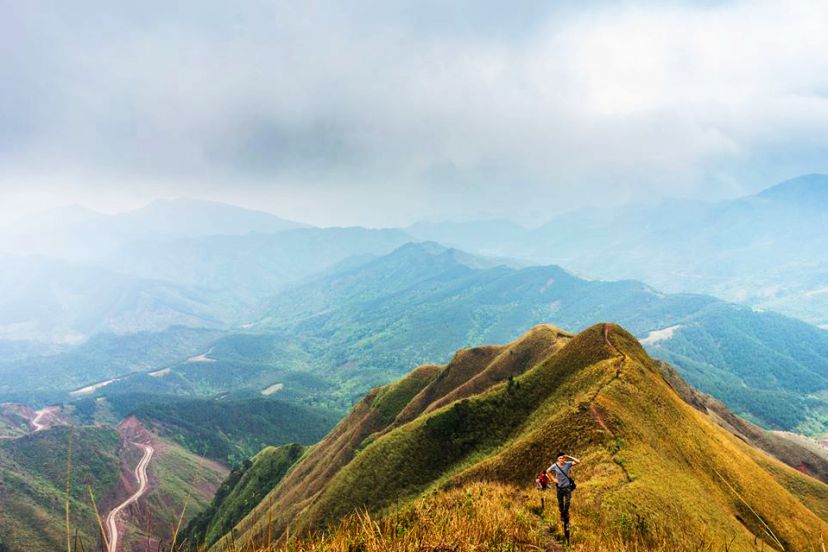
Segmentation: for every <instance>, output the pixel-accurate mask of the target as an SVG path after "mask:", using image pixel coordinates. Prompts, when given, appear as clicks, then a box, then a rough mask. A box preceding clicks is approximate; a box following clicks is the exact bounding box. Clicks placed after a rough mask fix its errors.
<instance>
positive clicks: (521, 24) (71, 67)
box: [0, 0, 828, 225]
mask: <svg viewBox="0 0 828 552" xmlns="http://www.w3.org/2000/svg"><path fill="white" fill-rule="evenodd" d="M0 10H2V17H0V194H1V195H0V217H2V219H0V221H2V220H6V221H8V220H11V219H12V218H13V217H15V216H19V215H20V214H23V213H26V212H29V211H31V210H35V209H42V208H45V207H52V206H55V205H60V204H64V203H81V204H84V205H88V206H90V207H94V208H98V209H102V210H118V209H123V208H128V207H132V206H137V205H140V204H142V203H144V202H146V201H148V200H150V199H152V198H155V197H176V196H191V197H201V198H207V199H217V200H223V201H228V202H231V203H235V204H239V205H245V206H252V207H256V208H260V209H264V210H268V211H271V212H275V213H277V214H280V215H283V216H286V217H289V218H294V219H300V220H303V221H307V222H312V223H316V224H365V225H396V224H406V223H408V222H411V221H413V220H416V219H424V218H428V219H440V218H476V217H499V216H503V217H508V218H511V219H513V220H516V221H519V222H524V223H527V224H534V223H536V222H540V221H542V220H543V219H545V218H548V217H549V216H550V215H551V214H553V213H555V212H559V211H561V210H568V209H571V208H576V207H579V206H585V205H611V204H619V203H624V202H629V201H640V200H654V199H657V198H660V197H694V198H723V197H733V196H736V195H742V194H745V193H750V192H753V191H756V190H758V189H760V188H763V187H766V186H768V185H770V184H773V183H775V182H777V181H779V180H783V179H785V178H789V177H792V176H795V175H798V174H802V173H809V172H828V32H826V28H828V2H826V1H825V0H813V1H807V0H806V1H801V2H790V1H785V2H781V1H780V2H773V1H761V0H759V1H750V2H693V3H689V2H687V3H685V2H665V1H658V2H624V3H618V2H591V3H590V2H571V3H564V2H559V3H552V2H549V1H540V2H488V1H486V2H484V1H472V0H468V1H458V2H449V1H446V0H433V1H431V0H428V1H423V0H417V1H411V2H399V3H398V2H393V1H390V0H378V1H377V2H346V1H342V0H335V1H331V2H326V1H317V0H314V1H300V2H296V1H290V2H274V1H237V2H226V1H220V2H219V1H211V0H192V1H179V2H168V1H166V0H165V1H156V0H143V1H141V2H117V1H113V0H100V1H98V2H95V1H81V0H79V1H73V2H65V1H62V0H61V1H55V2H38V1H36V0H20V1H11V2H9V0H0Z"/></svg>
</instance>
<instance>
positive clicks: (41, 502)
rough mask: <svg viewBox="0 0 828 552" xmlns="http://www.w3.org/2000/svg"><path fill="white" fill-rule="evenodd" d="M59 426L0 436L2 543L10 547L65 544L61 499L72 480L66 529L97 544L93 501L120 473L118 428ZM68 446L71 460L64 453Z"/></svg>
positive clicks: (110, 490)
mask: <svg viewBox="0 0 828 552" xmlns="http://www.w3.org/2000/svg"><path fill="white" fill-rule="evenodd" d="M69 434H70V429H69V428H67V427H57V428H54V429H49V430H45V431H39V432H37V433H33V434H31V435H27V436H23V437H18V438H16V439H8V440H0V529H2V531H0V546H3V545H5V546H7V547H8V549H10V550H15V551H17V550H19V551H23V550H60V549H62V547H65V543H66V540H65V539H66V535H65V524H64V505H65V503H64V500H65V497H66V488H67V473H68V474H69V481H70V483H71V484H70V486H69V488H70V491H71V492H70V497H69V507H70V527H71V530H72V531H74V529H75V528H77V529H78V531H79V532H80V536H81V537H82V538H83V540H84V542H86V543H88V544H90V543H96V542H97V540H98V539H97V537H98V535H97V531H96V529H95V528H96V527H97V521H96V517H95V511H94V509H93V508H92V505H91V502H90V499H89V494H88V491H87V486H89V487H90V488H91V489H92V491H93V492H94V494H95V496H96V499H97V500H101V499H102V498H103V497H105V496H108V495H111V494H112V493H113V492H114V490H115V489H116V487H117V484H118V476H119V473H120V461H119V458H118V432H117V431H115V430H114V429H111V428H98V427H84V428H73V429H71V441H70V435H69ZM70 445H71V451H72V452H71V456H72V459H71V463H68V471H67V456H68V451H69V450H70Z"/></svg>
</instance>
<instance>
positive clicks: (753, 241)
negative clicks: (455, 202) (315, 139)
mask: <svg viewBox="0 0 828 552" xmlns="http://www.w3.org/2000/svg"><path fill="white" fill-rule="evenodd" d="M826 228H828V176H826V175H820V174H813V175H805V176H800V177H797V178H794V179H791V180H788V181H785V182H782V183H780V184H778V185H776V186H773V187H771V188H769V189H767V190H765V191H763V192H760V193H759V194H756V195H753V196H748V197H744V198H740V199H735V200H730V201H722V202H718V203H705V202H701V201H682V200H669V201H663V202H661V203H658V204H654V205H644V204H642V205H632V206H629V207H622V208H614V209H610V208H596V209H583V210H579V211H576V212H572V213H567V214H563V215H560V216H557V217H554V218H553V219H552V220H550V221H549V222H548V223H546V224H544V225H543V226H541V227H539V228H531V229H530V228H520V227H518V226H516V225H514V224H510V223H504V222H503V221H491V222H488V223H487V222H470V223H451V222H449V223H445V224H439V223H432V224H420V225H414V226H411V227H409V228H408V229H407V231H408V232H409V233H411V234H412V235H414V236H416V237H421V238H424V239H432V240H436V241H439V242H441V243H445V244H448V245H453V246H456V247H459V248H461V249H465V250H468V251H470V252H476V253H480V254H486V255H499V256H503V255H508V256H511V257H514V258H518V259H521V260H524V261H526V262H530V263H538V264H548V263H556V264H560V265H561V266H564V267H566V268H567V269H569V270H574V271H575V272H576V273H579V274H584V275H588V276H591V277H600V278H609V279H619V278H633V279H637V280H642V281H645V282H647V283H648V284H650V285H652V286H654V287H655V288H657V289H660V290H663V291H669V292H701V293H710V294H712V295H715V296H717V297H721V298H723V299H726V300H730V301H736V302H743V303H746V304H749V305H751V306H755V307H761V308H766V309H771V310H776V311H779V312H781V313H783V314H787V315H789V316H796V317H799V318H802V319H803V320H806V321H808V322H811V323H814V324H817V325H825V324H828V314H826V313H828V291H827V290H828V287H826V286H828V247H826V236H825V229H826Z"/></svg>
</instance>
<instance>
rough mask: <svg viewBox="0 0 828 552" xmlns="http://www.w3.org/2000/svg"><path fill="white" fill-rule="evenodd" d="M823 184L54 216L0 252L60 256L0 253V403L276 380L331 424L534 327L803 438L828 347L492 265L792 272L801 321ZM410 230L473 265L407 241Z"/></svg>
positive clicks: (745, 318)
mask: <svg viewBox="0 0 828 552" xmlns="http://www.w3.org/2000/svg"><path fill="white" fill-rule="evenodd" d="M825 188H826V179H825V177H821V176H811V177H802V178H799V179H795V180H792V181H789V182H786V183H783V184H780V185H779V186H776V187H774V188H771V189H769V190H766V191H765V192H763V193H761V194H758V195H756V196H751V197H750V198H745V199H742V200H737V201H732V202H724V203H718V204H706V203H699V202H668V203H665V204H662V205H660V206H653V207H637V208H633V207H631V208H627V209H621V210H613V211H608V210H592V211H589V212H582V213H577V214H572V215H567V216H562V217H557V218H556V219H554V220H553V221H552V222H550V223H549V224H547V225H545V226H544V227H542V228H539V229H534V230H527V229H523V228H521V227H519V226H517V225H514V224H511V223H507V222H503V221H500V222H494V223H466V224H459V223H455V224H446V225H426V224H419V225H415V226H412V227H410V228H407V229H406V230H405V231H402V230H397V229H388V230H369V229H364V228H326V229H319V228H312V227H302V226H301V225H299V224H297V223H292V222H289V221H285V220H283V219H281V218H279V217H275V216H273V215H269V214H266V213H261V212H258V211H251V210H246V209H241V208H238V207H232V206H227V205H221V204H215V203H211V202H203V201H195V200H173V201H158V202H154V203H152V204H150V205H148V206H147V207H144V208H142V209H138V210H135V211H132V212H128V213H124V214H120V215H101V214H98V213H92V212H89V211H86V210H83V209H80V208H69V209H64V210H62V211H59V212H56V213H51V214H50V215H48V216H43V217H40V218H34V219H27V220H24V221H23V222H20V223H18V224H16V225H15V226H13V227H12V228H11V229H8V231H7V232H6V233H4V234H3V235H2V238H0V242H2V243H4V244H6V246H8V244H9V243H14V244H17V246H18V249H21V248H22V249H25V248H26V247H31V248H32V250H35V251H39V252H40V253H42V254H44V255H45V254H47V253H49V254H53V255H56V256H57V257H60V258H57V257H52V256H44V255H40V256H19V255H10V256H6V257H3V258H2V260H3V262H2V265H0V352H2V353H3V356H2V358H0V374H2V375H3V381H2V382H0V400H25V401H31V400H35V401H38V402H42V401H45V400H65V399H66V398H67V395H66V393H67V392H68V391H73V392H75V393H76V394H75V395H72V396H71V397H79V396H83V395H84V394H85V393H92V394H93V395H94V394H95V393H115V392H128V391H130V390H132V391H146V392H151V393H168V394H175V395H187V396H205V395H210V394H213V393H234V394H235V393H242V394H244V393H253V394H256V393H259V392H260V391H262V390H265V389H269V388H271V387H273V386H278V385H279V384H281V385H282V387H279V388H278V389H279V390H278V393H280V394H281V395H280V396H282V397H286V398H287V397H289V398H291V400H299V401H303V402H305V403H307V404H311V405H314V406H323V407H325V408H332V409H336V410H339V411H342V409H344V408H347V407H348V406H349V405H350V404H351V403H352V401H353V400H355V399H356V398H358V397H359V396H361V395H362V394H363V393H364V392H365V391H366V390H367V389H369V388H370V387H373V386H376V385H381V384H384V383H387V382H388V381H389V380H390V379H393V378H395V377H398V376H399V375H401V374H403V373H405V372H406V371H407V370H409V369H410V368H411V367H412V366H414V365H416V364H420V363H425V362H441V361H445V360H446V357H447V355H449V354H450V352H451V351H453V350H455V349H457V348H460V347H464V346H474V345H478V344H480V343H485V342H487V341H506V340H509V339H512V338H514V337H515V336H516V335H517V333H519V332H522V331H525V330H526V329H528V328H529V327H531V326H532V325H534V324H537V323H542V322H553V323H556V324H559V325H560V326H562V327H564V328H566V329H568V330H572V331H577V330H579V329H581V328H584V327H586V326H588V325H590V324H593V323H595V322H598V321H603V320H612V321H618V322H620V323H623V324H624V325H625V326H626V327H628V328H629V329H630V330H631V331H633V332H634V333H635V335H637V336H638V337H639V338H641V339H642V341H643V342H644V344H645V345H646V346H647V347H648V348H649V350H650V351H651V352H653V354H656V355H658V356H660V357H662V358H665V359H668V360H670V361H671V362H673V363H674V364H675V365H676V366H677V367H678V369H679V370H680V371H681V373H682V375H683V376H684V377H686V378H687V379H688V381H690V382H691V383H692V384H693V385H695V386H698V387H699V388H700V389H702V390H704V391H706V392H709V393H711V394H713V395H714V396H716V397H718V398H720V399H722V400H724V401H725V402H726V403H727V404H728V405H729V406H730V407H731V408H733V409H734V410H736V411H737V412H738V413H740V414H743V415H746V416H749V417H751V419H753V420H754V421H757V422H760V423H762V424H765V425H768V426H772V427H779V428H785V429H793V428H796V429H798V430H800V431H806V432H819V431H822V430H824V429H825V428H826V419H828V418H826V398H825V397H826V395H825V389H826V388H828V385H826V380H828V370H826V365H827V363H828V345H826V341H828V332H824V331H820V330H818V329H816V328H814V327H813V326H809V325H807V324H804V323H800V322H798V321H796V320H793V319H790V318H786V317H784V316H779V315H776V314H773V313H771V312H767V313H766V312H759V311H760V310H761V309H759V308H758V307H755V306H754V307H753V308H750V307H742V306H738V305H737V304H731V303H725V302H723V301H720V300H717V299H715V298H713V297H711V296H707V295H693V294H682V293H679V294H669V295H665V294H663V293H660V292H659V291H656V290H655V289H653V288H651V287H649V286H648V285H645V284H642V283H640V282H636V281H600V280H587V279H584V278H579V277H576V276H574V275H573V274H572V273H570V272H567V271H566V270H564V269H562V268H559V267H557V266H553V265H544V266H528V265H526V264H522V263H521V262H519V261H518V262H514V261H509V260H508V258H513V257H520V258H523V259H527V258H537V259H545V258H551V257H561V258H562V259H563V260H564V261H566V262H565V263H564V266H566V267H567V268H569V267H572V266H574V267H575V268H576V269H577V270H579V271H588V269H589V268H590V267H592V268H594V269H595V270H594V271H593V272H592V273H598V272H600V273H602V274H611V273H614V272H617V273H619V274H627V273H629V272H634V270H633V269H635V270H639V269H640V270H641V271H643V272H646V273H647V274H650V273H652V274H654V275H663V274H668V275H669V274H670V273H671V271H672V272H676V271H678V272H683V271H684V270H685V268H687V266H685V265H689V264H692V265H694V267H695V268H693V270H696V269H697V268H699V267H702V265H703V268H704V270H709V271H720V272H722V276H721V277H722V278H724V279H726V280H727V281H729V282H738V281H742V280H743V279H744V278H746V277H747V276H746V274H747V275H749V276H750V277H752V278H755V279H757V280H758V279H766V280H771V279H774V278H782V276H781V274H782V272H780V271H782V268H779V270H776V271H775V270H774V269H773V268H772V267H773V266H777V267H785V268H784V270H786V271H791V272H792V273H794V274H795V276H791V278H790V279H789V280H786V281H790V282H792V283H795V282H800V283H802V282H804V280H806V279H811V280H813V281H812V282H811V284H808V285H809V286H810V287H808V289H809V290H810V291H808V292H807V293H808V294H810V295H808V297H807V299H808V300H807V304H808V305H809V308H814V309H816V310H819V309H820V308H821V307H820V300H821V299H820V298H821V297H822V294H821V291H820V289H821V288H820V286H822V285H824V284H825V280H824V279H822V276H821V275H820V274H821V273H820V272H819V270H818V269H814V270H811V269H810V268H808V267H809V266H811V265H813V266H814V267H819V266H822V265H821V263H823V261H822V259H825V258H826V257H825V256H826V255H828V254H826V253H825V251H823V249H824V248H820V245H821V244H822V236H821V234H820V232H822V231H824V228H825V227H826V226H822V227H819V224H820V223H821V222H822V221H824V217H825V213H826V212H828V210H826V209H825V208H824V198H825ZM412 235H416V236H420V237H429V238H435V237H438V238H440V240H441V241H443V242H450V243H451V242H458V243H463V244H465V246H467V249H469V250H474V251H481V250H482V251H484V252H486V253H487V254H489V255H488V256H479V255H476V254H470V253H466V252H463V251H461V250H459V249H447V248H445V247H444V246H442V245H439V244H436V243H420V244H411V242H412V241H413V240H415V239H416V238H413V237H412ZM21 236H22V237H25V236H29V237H30V238H31V240H30V242H28V245H27V241H26V239H23V238H21ZM38 240H45V241H43V242H42V243H41V242H38ZM101 240H102V241H101ZM405 244H409V245H405ZM54 246H59V247H57V249H54ZM50 247H52V249H50ZM6 249H7V250H8V249H10V248H9V247H6ZM11 249H14V248H11ZM18 252H20V251H18ZM783 257H784V258H785V259H788V260H789V261H790V262H781V261H780V259H781V258H783ZM504 258H506V259H507V260H504ZM806 258H807V259H809V260H808V262H810V263H811V265H807V266H806V265H804V264H802V263H804V262H805V261H803V259H806ZM797 259H799V261H802V262H801V263H799V261H797ZM750 263H753V264H750ZM774 263H776V264H774ZM797 263H799V264H797ZM671 267H672V268H671ZM676 267H678V268H676ZM682 267H685V268H682ZM688 270H689V269H688ZM725 273H726V274H725ZM645 275H646V274H645ZM740 279H741V280H740ZM673 280H674V278H673V277H672V276H670V277H668V278H666V280H664V281H665V283H666V282H667V281H673ZM690 280H692V279H688V278H684V277H681V278H678V281H680V282H685V283H686V282H689V281H690ZM710 281H712V280H710ZM682 285H683V284H682ZM792 285H793V284H792ZM803 285H804V284H803ZM668 287H670V288H671V289H675V288H680V287H681V285H678V284H675V283H674V285H671V286H668ZM701 287H704V286H701ZM779 289H780V290H781V289H782V288H779ZM786 289H792V288H786ZM722 292H723V293H726V290H722ZM784 293H787V292H783V291H780V292H779V294H777V295H775V296H774V297H777V298H778V297H782V295H784ZM789 297H793V295H790V296H789ZM774 300H776V299H774ZM751 301H753V300H750V301H749V302H751ZM768 301H771V299H769V298H766V300H765V301H764V302H763V303H762V304H765V303H766V302H768ZM753 302H755V301H753ZM788 304H791V303H788ZM34 341H42V342H44V343H45V344H44V345H43V346H38V345H36V343H34ZM193 358H204V359H208V360H209V362H201V361H194V360H192V359H193ZM149 372H154V373H155V375H152V376H151V375H148V374H149ZM92 385H95V386H96V387H93V388H92V389H91V390H89V389H84V388H86V387H88V386H92ZM274 389H275V387H274Z"/></svg>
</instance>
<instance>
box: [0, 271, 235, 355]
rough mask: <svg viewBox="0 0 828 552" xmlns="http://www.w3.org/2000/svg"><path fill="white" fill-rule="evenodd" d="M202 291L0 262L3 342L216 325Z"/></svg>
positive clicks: (103, 273)
mask: <svg viewBox="0 0 828 552" xmlns="http://www.w3.org/2000/svg"><path fill="white" fill-rule="evenodd" d="M213 304H214V301H213V297H212V296H210V295H209V294H208V293H207V292H206V291H205V290H204V289H197V288H193V287H185V286H181V285H177V284H173V283H170V282H164V281H160V280H150V279H143V278H136V277H133V276H127V275H124V274H119V273H116V272H112V271H110V270H106V269H103V268H98V267H95V266H89V265H82V264H77V263H71V262H68V261H61V260H53V259H47V258H42V257H10V256H3V257H0V339H4V340H41V341H52V342H57V343H77V342H81V341H84V340H85V339H87V338H88V337H89V336H91V335H94V334H96V333H99V332H114V333H133V332H140V331H147V330H158V329H164V328H168V327H170V326H175V325H186V326H192V327H220V326H223V325H224V324H225V321H224V320H223V319H222V317H221V316H220V315H221V310H220V309H219V308H214V305H213Z"/></svg>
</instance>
